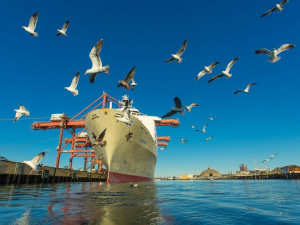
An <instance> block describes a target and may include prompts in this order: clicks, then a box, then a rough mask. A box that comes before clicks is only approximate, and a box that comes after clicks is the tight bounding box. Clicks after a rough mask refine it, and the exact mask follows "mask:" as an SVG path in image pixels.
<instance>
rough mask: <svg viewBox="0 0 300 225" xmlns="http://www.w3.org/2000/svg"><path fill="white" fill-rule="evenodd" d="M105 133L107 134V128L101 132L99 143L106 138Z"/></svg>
mask: <svg viewBox="0 0 300 225" xmlns="http://www.w3.org/2000/svg"><path fill="white" fill-rule="evenodd" d="M105 133H106V128H105V129H104V130H103V131H102V132H101V134H100V135H99V138H98V141H100V142H102V140H103V138H104V136H105Z"/></svg>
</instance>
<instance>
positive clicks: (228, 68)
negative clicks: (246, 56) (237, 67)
mask: <svg viewBox="0 0 300 225" xmlns="http://www.w3.org/2000/svg"><path fill="white" fill-rule="evenodd" d="M238 59H239V57H236V58H235V59H233V60H231V61H230V63H228V65H227V67H226V71H227V72H229V70H230V69H231V67H232V66H233V64H234V63H235V62H236V61H237V60H238Z"/></svg>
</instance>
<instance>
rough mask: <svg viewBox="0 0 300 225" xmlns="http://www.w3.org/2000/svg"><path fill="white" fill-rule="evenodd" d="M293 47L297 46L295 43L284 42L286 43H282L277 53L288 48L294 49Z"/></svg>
mask: <svg viewBox="0 0 300 225" xmlns="http://www.w3.org/2000/svg"><path fill="white" fill-rule="evenodd" d="M292 48H295V45H292V44H284V45H281V47H280V48H279V49H278V50H277V52H278V53H277V54H279V53H280V52H283V51H285V50H288V49H292Z"/></svg>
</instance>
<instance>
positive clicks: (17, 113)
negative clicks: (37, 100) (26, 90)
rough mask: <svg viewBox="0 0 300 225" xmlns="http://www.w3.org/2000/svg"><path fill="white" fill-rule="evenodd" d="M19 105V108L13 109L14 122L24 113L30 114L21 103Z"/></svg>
mask: <svg viewBox="0 0 300 225" xmlns="http://www.w3.org/2000/svg"><path fill="white" fill-rule="evenodd" d="M19 106H20V108H19V109H15V110H14V111H15V112H16V116H15V122H17V120H18V119H20V117H21V116H23V115H26V116H29V115H30V113H29V111H28V110H27V109H26V108H25V106H23V105H21V104H19Z"/></svg>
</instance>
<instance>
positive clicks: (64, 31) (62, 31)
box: [57, 20, 70, 37]
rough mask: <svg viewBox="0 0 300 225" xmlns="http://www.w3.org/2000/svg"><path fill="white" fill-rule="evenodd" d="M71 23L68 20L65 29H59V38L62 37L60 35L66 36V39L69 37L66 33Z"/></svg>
mask: <svg viewBox="0 0 300 225" xmlns="http://www.w3.org/2000/svg"><path fill="white" fill-rule="evenodd" d="M69 23H70V21H69V20H68V21H67V22H65V23H64V25H63V27H62V28H61V30H60V29H57V31H58V33H57V36H60V35H64V36H66V37H67V36H68V35H67V34H66V32H67V29H68V26H69Z"/></svg>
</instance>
